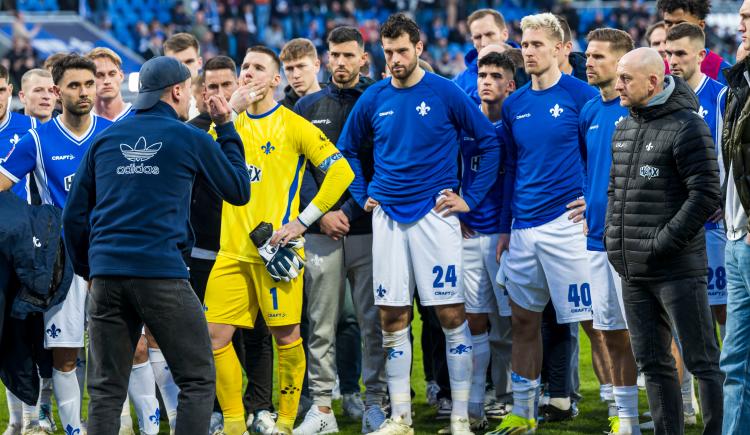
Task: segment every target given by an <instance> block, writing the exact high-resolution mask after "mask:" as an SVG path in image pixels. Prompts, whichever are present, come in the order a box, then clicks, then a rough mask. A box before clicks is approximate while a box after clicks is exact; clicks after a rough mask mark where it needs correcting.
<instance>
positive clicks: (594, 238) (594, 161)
mask: <svg viewBox="0 0 750 435" xmlns="http://www.w3.org/2000/svg"><path fill="white" fill-rule="evenodd" d="M627 117H628V109H626V108H624V107H622V106H620V97H617V98H615V99H613V100H610V101H602V97H601V95H599V96H597V97H595V98H593V99H591V101H589V102H588V103H586V105H585V106H583V109H582V110H581V120H580V123H579V127H580V128H579V132H580V135H581V141H582V142H583V143H585V153H584V154H583V163H584V169H585V186H584V197H585V199H586V225H587V226H588V229H589V233H588V237H587V240H586V247H587V249H588V250H589V251H604V221H605V219H606V215H607V189H608V188H609V170H610V167H611V166H612V135H613V134H614V133H615V128H616V127H617V124H618V123H619V122H620V121H622V120H623V119H625V118H627Z"/></svg>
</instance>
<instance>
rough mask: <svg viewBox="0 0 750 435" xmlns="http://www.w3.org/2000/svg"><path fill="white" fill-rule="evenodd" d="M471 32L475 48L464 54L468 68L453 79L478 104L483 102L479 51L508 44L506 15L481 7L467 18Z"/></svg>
mask: <svg viewBox="0 0 750 435" xmlns="http://www.w3.org/2000/svg"><path fill="white" fill-rule="evenodd" d="M466 23H467V25H468V26H469V32H471V42H472V43H473V44H474V48H472V49H471V50H469V51H468V52H467V53H466V56H464V62H465V63H466V69H465V70H464V71H462V72H461V73H460V74H459V75H457V76H456V78H454V79H453V81H454V82H456V84H457V85H458V86H459V87H460V88H461V89H463V90H464V92H466V94H467V95H469V96H470V97H471V98H472V99H473V100H474V101H476V103H477V104H479V103H480V102H481V99H480V98H479V94H478V93H477V71H478V66H477V61H478V58H479V52H480V51H481V50H482V49H483V48H485V47H487V46H488V45H492V44H499V45H501V46H506V44H505V41H506V40H507V39H508V26H507V25H506V24H505V17H503V14H501V13H500V12H499V11H496V10H494V9H479V10H476V11H474V12H472V13H471V15H469V18H467V19H466Z"/></svg>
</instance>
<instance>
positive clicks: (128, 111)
mask: <svg viewBox="0 0 750 435" xmlns="http://www.w3.org/2000/svg"><path fill="white" fill-rule="evenodd" d="M91 113H92V114H94V115H97V116H99V117H100V118H104V117H103V116H101V115H99V114H97V113H96V112H95V111H92V112H91ZM134 114H135V109H133V104H131V103H125V108H124V109H122V112H120V113H119V114H118V115H117V116H115V117H114V118H112V119H111V120H110V121H111V122H112V123H115V122H117V121H120V120H122V119H125V118H127V117H128V116H133V115H134ZM104 119H106V118H104Z"/></svg>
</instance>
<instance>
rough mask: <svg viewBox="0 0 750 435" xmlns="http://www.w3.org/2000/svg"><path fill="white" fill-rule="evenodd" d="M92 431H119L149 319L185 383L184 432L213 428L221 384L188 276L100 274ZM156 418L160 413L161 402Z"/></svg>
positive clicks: (92, 345) (180, 433)
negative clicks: (137, 351) (217, 389)
mask: <svg viewBox="0 0 750 435" xmlns="http://www.w3.org/2000/svg"><path fill="white" fill-rule="evenodd" d="M89 301H90V303H89V315H90V320H89V359H88V367H87V370H88V371H87V375H88V392H89V396H90V397H91V401H90V402H89V423H88V433H90V434H96V435H117V434H118V433H119V430H120V412H121V411H122V403H123V402H124V401H125V395H126V393H127V391H128V379H129V377H130V370H131V368H132V366H133V354H134V352H135V346H136V343H137V342H138V338H139V337H140V336H141V326H142V325H143V324H144V323H145V324H146V326H147V327H148V328H149V330H150V331H151V333H152V334H153V335H154V338H155V339H156V341H157V342H158V343H159V346H160V347H161V350H162V352H164V357H165V358H166V360H167V363H168V364H169V370H170V371H171V372H172V376H174V380H175V382H176V383H177V386H179V387H180V395H179V404H178V405H177V426H176V427H175V434H176V435H192V434H199V433H208V425H209V420H210V418H211V410H212V408H213V402H214V394H215V387H216V370H215V368H214V357H213V353H212V352H211V339H210V338H209V336H208V325H207V323H206V317H205V315H204V314H203V307H202V306H201V303H200V302H199V301H198V297H197V296H196V295H195V292H193V289H192V288H191V287H190V283H189V282H188V281H187V280H186V279H139V278H109V277H107V278H94V280H93V285H92V288H91V294H90V299H89ZM151 418H155V419H158V418H159V414H158V409H157V410H155V413H154V415H153V416H151Z"/></svg>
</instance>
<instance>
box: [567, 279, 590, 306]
mask: <svg viewBox="0 0 750 435" xmlns="http://www.w3.org/2000/svg"><path fill="white" fill-rule="evenodd" d="M580 288H581V291H580V293H579V291H578V284H571V285H569V286H568V302H571V303H573V304H575V306H576V308H578V307H579V306H580V305H581V304H583V306H585V307H590V306H591V286H590V285H589V283H587V282H584V283H583V284H581V287H580Z"/></svg>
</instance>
